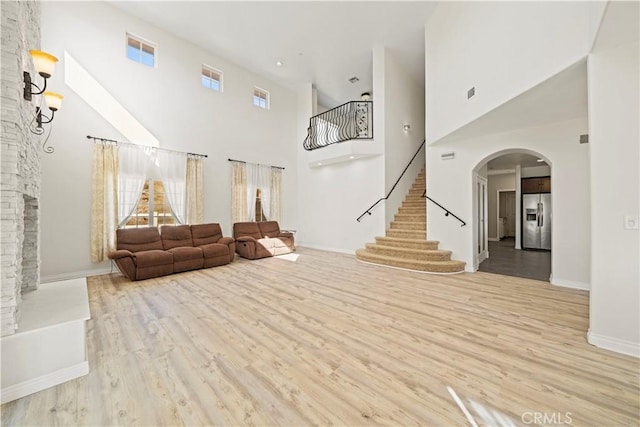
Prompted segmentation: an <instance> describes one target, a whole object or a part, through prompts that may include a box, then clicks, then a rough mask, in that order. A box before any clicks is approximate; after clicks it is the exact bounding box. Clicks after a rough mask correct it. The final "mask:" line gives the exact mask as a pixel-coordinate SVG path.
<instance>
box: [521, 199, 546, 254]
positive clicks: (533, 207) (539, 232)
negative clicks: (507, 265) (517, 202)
mask: <svg viewBox="0 0 640 427" xmlns="http://www.w3.org/2000/svg"><path fill="white" fill-rule="evenodd" d="M522 248H523V249H546V250H549V251H550V250H551V194H549V193H539V194H523V195H522Z"/></svg>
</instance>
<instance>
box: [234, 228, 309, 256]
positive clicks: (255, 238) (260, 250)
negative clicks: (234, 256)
mask: <svg viewBox="0 0 640 427" xmlns="http://www.w3.org/2000/svg"><path fill="white" fill-rule="evenodd" d="M233 237H234V238H235V239H236V252H237V253H238V255H240V256H241V257H243V258H248V259H258V258H266V257H270V256H274V255H282V254H286V253H289V252H292V251H294V250H295V249H296V248H295V244H294V239H293V234H292V233H287V232H283V231H280V226H279V225H278V222H277V221H263V222H236V223H235V224H233Z"/></svg>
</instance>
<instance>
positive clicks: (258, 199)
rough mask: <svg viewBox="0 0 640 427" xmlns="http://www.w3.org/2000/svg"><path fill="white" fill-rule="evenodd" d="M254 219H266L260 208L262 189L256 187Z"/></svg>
mask: <svg viewBox="0 0 640 427" xmlns="http://www.w3.org/2000/svg"><path fill="white" fill-rule="evenodd" d="M256 221H268V219H267V217H266V215H265V214H264V211H263V210H262V190H260V189H259V188H258V189H256Z"/></svg>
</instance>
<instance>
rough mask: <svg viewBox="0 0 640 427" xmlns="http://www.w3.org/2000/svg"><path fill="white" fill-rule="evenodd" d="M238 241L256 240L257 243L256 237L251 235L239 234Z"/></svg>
mask: <svg viewBox="0 0 640 427" xmlns="http://www.w3.org/2000/svg"><path fill="white" fill-rule="evenodd" d="M223 238H224V237H223ZM236 242H254V243H255V242H256V239H254V238H253V237H251V236H239V237H237V238H236Z"/></svg>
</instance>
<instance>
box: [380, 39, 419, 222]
mask: <svg viewBox="0 0 640 427" xmlns="http://www.w3.org/2000/svg"><path fill="white" fill-rule="evenodd" d="M384 64H385V67H384V105H385V116H384V121H385V135H384V144H385V146H384V151H385V195H386V192H388V191H390V190H391V188H392V187H393V184H395V182H396V180H397V179H398V177H400V174H401V173H402V171H403V170H404V168H405V167H406V166H407V163H409V160H410V159H411V157H413V155H414V154H415V153H416V151H417V150H418V147H420V144H421V143H422V141H423V140H424V88H423V87H422V86H421V85H420V84H418V82H416V81H415V80H414V79H413V77H411V75H410V74H409V73H407V72H406V71H405V70H404V69H403V68H402V66H400V64H398V62H397V61H396V59H395V58H394V57H393V54H392V53H391V52H389V51H388V50H385V52H384ZM378 99H380V98H379V97H378ZM405 124H408V125H410V126H411V129H410V130H409V131H408V132H405V131H404V129H403V126H404V125H405ZM423 150H424V148H423ZM421 154H422V155H420V154H419V155H418V156H417V157H416V158H415V160H414V161H413V163H412V164H411V167H409V169H407V172H406V173H405V175H404V177H403V178H402V180H401V181H400V182H399V183H398V185H397V187H396V188H395V190H394V191H393V193H392V194H391V196H390V197H389V199H387V200H386V202H385V213H386V223H387V225H389V223H390V222H391V221H393V217H394V215H395V214H396V212H397V211H398V207H400V205H401V204H402V201H403V200H404V198H405V196H406V195H407V192H408V191H409V189H410V188H411V186H412V185H413V183H414V181H415V178H416V176H417V175H418V172H420V170H421V169H422V167H423V166H424V151H422V153H421Z"/></svg>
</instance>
